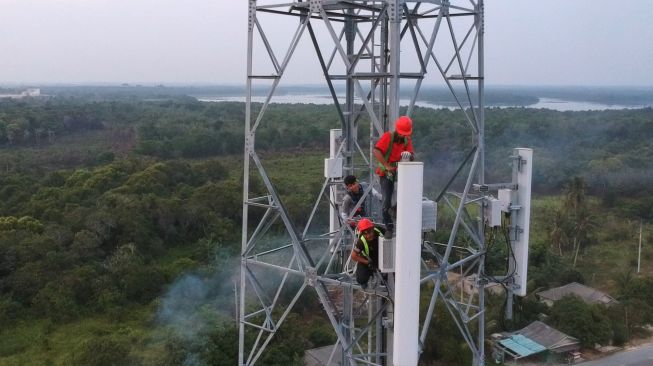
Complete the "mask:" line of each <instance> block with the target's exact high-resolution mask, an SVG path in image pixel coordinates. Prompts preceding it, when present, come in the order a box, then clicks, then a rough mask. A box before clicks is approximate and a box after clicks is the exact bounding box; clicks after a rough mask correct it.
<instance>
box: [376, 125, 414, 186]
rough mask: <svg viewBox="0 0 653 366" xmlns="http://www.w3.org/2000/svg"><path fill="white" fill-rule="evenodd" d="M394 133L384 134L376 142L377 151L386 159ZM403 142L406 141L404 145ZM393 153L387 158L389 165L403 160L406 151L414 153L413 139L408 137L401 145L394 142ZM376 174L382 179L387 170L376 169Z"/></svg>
mask: <svg viewBox="0 0 653 366" xmlns="http://www.w3.org/2000/svg"><path fill="white" fill-rule="evenodd" d="M393 135H394V134H393V133H392V132H386V133H384V134H383V135H382V136H381V138H380V139H379V141H377V142H376V145H374V148H375V149H378V150H379V151H381V153H383V156H384V157H385V156H386V154H387V152H388V147H389V146H390V142H391V141H392V137H393ZM403 141H406V143H405V144H404V143H403ZM392 144H393V145H392V151H391V152H390V156H389V157H388V158H387V161H388V163H389V164H393V165H396V164H397V162H398V161H400V160H401V153H402V152H404V151H408V152H410V153H414V151H413V139H412V138H410V136H409V137H406V138H405V139H402V142H401V143H397V142H392ZM376 174H377V175H378V176H379V177H382V176H384V175H385V170H384V169H381V168H380V167H379V168H376Z"/></svg>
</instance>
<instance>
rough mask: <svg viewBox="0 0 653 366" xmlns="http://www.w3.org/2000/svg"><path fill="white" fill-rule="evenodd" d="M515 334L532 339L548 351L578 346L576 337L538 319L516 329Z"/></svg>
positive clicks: (564, 349)
mask: <svg viewBox="0 0 653 366" xmlns="http://www.w3.org/2000/svg"><path fill="white" fill-rule="evenodd" d="M515 334H520V335H522V336H524V337H527V338H529V339H532V340H533V341H535V342H537V343H539V344H541V345H542V346H544V347H546V348H547V349H548V350H549V351H566V350H567V349H568V348H570V347H571V348H574V347H576V348H577V347H580V342H579V341H578V339H576V338H574V337H572V336H570V335H567V334H565V333H563V332H561V331H559V330H557V329H555V328H552V327H550V326H548V325H546V324H544V323H542V322H541V321H539V320H536V321H534V322H532V323H531V324H529V325H527V326H526V327H525V328H523V329H521V330H518V331H516V332H515Z"/></svg>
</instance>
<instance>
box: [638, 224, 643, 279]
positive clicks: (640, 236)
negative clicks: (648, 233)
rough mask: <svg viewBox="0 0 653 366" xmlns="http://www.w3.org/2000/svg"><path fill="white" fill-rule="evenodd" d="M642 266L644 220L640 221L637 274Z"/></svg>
mask: <svg viewBox="0 0 653 366" xmlns="http://www.w3.org/2000/svg"><path fill="white" fill-rule="evenodd" d="M641 264H642V219H639V251H638V253H637V274H639V270H640V268H641V266H640V265H641Z"/></svg>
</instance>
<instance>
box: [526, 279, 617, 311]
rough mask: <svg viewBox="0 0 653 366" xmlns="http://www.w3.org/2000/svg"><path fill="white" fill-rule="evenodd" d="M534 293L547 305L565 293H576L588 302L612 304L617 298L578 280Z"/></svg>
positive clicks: (550, 304)
mask: <svg viewBox="0 0 653 366" xmlns="http://www.w3.org/2000/svg"><path fill="white" fill-rule="evenodd" d="M536 295H537V297H538V298H539V299H540V301H541V302H544V303H545V304H547V305H548V306H553V303H555V302H556V301H558V300H560V299H562V298H563V297H565V296H567V295H576V296H578V297H580V298H581V299H583V301H585V302H586V303H588V304H604V305H613V304H616V303H617V300H615V299H614V298H613V297H612V296H610V295H608V294H606V293H604V292H601V291H599V290H596V289H593V288H591V287H588V286H585V285H582V284H580V283H578V282H572V283H568V284H566V285H564V286H560V287H556V288H552V289H549V290H546V291H541V292H538V293H536Z"/></svg>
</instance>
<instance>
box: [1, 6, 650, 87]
mask: <svg viewBox="0 0 653 366" xmlns="http://www.w3.org/2000/svg"><path fill="white" fill-rule="evenodd" d="M485 11H486V27H485V30H486V46H485V50H486V53H485V55H486V65H485V70H486V80H487V84H488V85H590V86H591V85H603V86H610V85H632V86H653V72H652V71H651V64H653V47H651V46H650V40H651V39H653V22H651V21H650V20H651V19H652V18H653V1H650V0H627V1H622V2H618V3H615V2H614V1H608V0H573V1H569V0H550V1H536V0H486V1H485ZM0 24H2V32H1V33H0V50H2V54H3V56H2V57H1V58H0V83H1V84H4V85H7V84H48V83H49V84H52V83H64V84H98V83H143V84H159V83H163V84H243V83H244V81H245V71H246V69H245V58H246V35H247V1H246V0H237V1H227V0H186V1H184V0H0ZM288 37H289V35H288ZM298 57H312V56H311V55H301V54H299V55H298ZM285 81H286V82H290V83H321V82H322V75H321V73H318V72H316V73H314V74H313V73H309V75H290V76H289V78H288V80H285Z"/></svg>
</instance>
